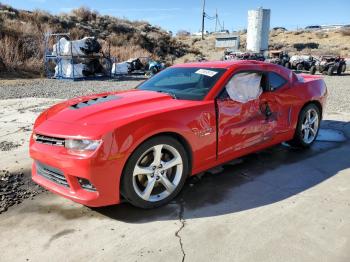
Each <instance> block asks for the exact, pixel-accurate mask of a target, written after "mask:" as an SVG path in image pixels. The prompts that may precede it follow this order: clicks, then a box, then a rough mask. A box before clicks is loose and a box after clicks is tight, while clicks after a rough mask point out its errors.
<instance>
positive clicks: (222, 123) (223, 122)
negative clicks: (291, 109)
mask: <svg viewBox="0 0 350 262" xmlns="http://www.w3.org/2000/svg"><path fill="white" fill-rule="evenodd" d="M240 74H246V75H247V76H248V77H250V76H249V74H254V76H253V78H255V80H257V79H258V77H260V79H259V83H258V85H259V86H258V87H260V85H261V83H260V82H261V79H262V76H263V73H262V72H259V71H240V72H238V73H236V74H234V75H233V76H232V77H231V79H230V80H229V81H228V82H227V83H226V85H225V87H224V88H223V90H222V91H221V93H220V95H219V97H218V98H217V101H216V107H217V121H218V158H222V157H225V156H227V155H230V154H232V153H234V152H237V151H239V150H242V149H244V148H247V147H251V146H253V145H255V144H259V143H262V142H263V141H264V134H265V128H266V127H265V121H266V116H265V115H264V114H263V113H262V112H261V110H260V99H259V96H260V95H261V92H262V88H260V93H259V94H258V93H257V97H255V98H254V96H251V97H249V98H248V99H246V100H247V101H244V94H238V95H237V94H233V96H232V95H230V94H229V93H228V91H227V90H230V89H229V88H232V90H234V88H235V85H232V86H229V83H230V82H231V80H233V79H234V78H235V77H240ZM248 82H249V81H248ZM248 82H247V83H248ZM232 83H234V81H233V82H232ZM254 85H256V82H254ZM246 86H249V84H247V85H246ZM253 91H254V90H253ZM235 96H236V97H235ZM240 96H242V98H243V99H240ZM237 97H238V98H237Z"/></svg>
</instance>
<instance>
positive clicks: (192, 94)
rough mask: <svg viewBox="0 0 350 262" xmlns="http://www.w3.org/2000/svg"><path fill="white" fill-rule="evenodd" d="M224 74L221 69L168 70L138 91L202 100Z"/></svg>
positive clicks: (180, 68) (147, 82) (145, 83)
mask: <svg viewBox="0 0 350 262" xmlns="http://www.w3.org/2000/svg"><path fill="white" fill-rule="evenodd" d="M224 72H225V69H222V68H207V69H204V68H197V67H191V68H185V67H174V68H168V69H165V70H164V71H162V72H160V73H158V74H157V75H155V76H154V77H152V78H150V79H149V80H147V81H146V82H144V83H142V84H141V85H140V86H139V87H138V89H141V90H150V91H156V92H164V93H169V94H170V95H172V96H173V97H174V98H177V99H184V100H203V98H204V97H205V96H206V95H207V94H208V92H209V91H210V90H211V88H212V87H213V86H214V85H215V83H216V82H217V80H218V79H219V78H220V77H221V76H222V74H223V73H224Z"/></svg>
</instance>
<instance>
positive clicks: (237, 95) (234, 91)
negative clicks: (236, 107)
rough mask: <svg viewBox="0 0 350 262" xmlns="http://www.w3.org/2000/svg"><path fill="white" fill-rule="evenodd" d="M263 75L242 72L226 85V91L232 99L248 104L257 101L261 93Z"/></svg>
mask: <svg viewBox="0 0 350 262" xmlns="http://www.w3.org/2000/svg"><path fill="white" fill-rule="evenodd" d="M261 77H262V74H261V73H257V72H241V73H237V74H235V75H234V76H233V77H232V78H231V79H230V81H229V82H228V83H227V84H226V86H225V90H226V93H227V94H228V96H229V97H230V99H232V100H233V101H237V102H240V103H246V102H248V101H251V100H255V99H257V98H258V97H259V96H260V95H261V93H262V88H261Z"/></svg>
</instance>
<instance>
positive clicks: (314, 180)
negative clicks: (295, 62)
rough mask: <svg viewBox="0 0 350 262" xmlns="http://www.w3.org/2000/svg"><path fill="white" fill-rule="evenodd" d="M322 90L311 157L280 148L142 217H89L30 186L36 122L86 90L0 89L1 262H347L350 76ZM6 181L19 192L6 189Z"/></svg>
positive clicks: (188, 188) (112, 213)
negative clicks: (323, 105) (325, 97)
mask: <svg viewBox="0 0 350 262" xmlns="http://www.w3.org/2000/svg"><path fill="white" fill-rule="evenodd" d="M31 81H33V80H31ZM35 81H36V80H35ZM326 82H327V85H328V87H329V93H330V94H329V103H328V106H327V109H326V115H325V119H324V121H323V123H322V129H321V132H320V136H319V137H318V141H317V142H316V143H315V145H314V146H313V147H312V149H310V150H307V151H300V150H295V149H291V148H289V147H287V146H285V145H278V146H276V147H273V148H270V149H267V150H264V151H262V152H259V153H256V154H252V155H249V156H247V157H244V158H243V159H240V160H239V161H233V162H232V163H228V164H226V165H224V166H221V167H218V168H215V169H214V170H211V171H210V172H207V173H205V174H204V175H203V176H201V177H196V178H192V179H189V180H188V181H187V183H186V185H185V188H184V190H183V192H182V193H181V194H180V196H178V197H177V198H176V199H175V200H174V201H173V202H172V203H171V204H169V205H167V206H165V207H162V208H158V209H154V210H140V209H136V208H133V207H131V206H130V205H128V204H126V203H124V204H121V205H118V206H112V207H105V208H96V209H90V208H87V207H84V206H81V205H79V204H76V203H73V202H71V201H69V200H66V199H64V198H61V197H58V196H56V195H53V194H51V193H49V192H47V191H45V192H42V190H41V189H40V188H39V187H36V186H35V185H34V184H32V183H31V182H30V179H29V177H30V167H31V160H30V159H29V157H28V139H29V136H30V133H31V129H32V124H33V121H34V119H35V118H36V117H37V115H38V114H39V113H40V112H41V111H42V110H44V109H45V108H47V107H49V106H50V105H52V104H55V103H57V102H58V101H61V98H64V96H66V97H67V98H68V97H71V96H72V95H75V94H76V92H81V90H82V89H80V87H79V85H76V84H71V83H69V82H67V83H66V84H61V83H59V85H60V88H61V89H60V90H59V92H57V93H58V94H59V97H57V98H53V97H55V96H51V95H47V94H51V93H50V92H52V91H51V89H50V90H49V88H47V89H45V87H44V89H43V88H41V84H40V83H39V84H38V83H37V82H36V84H35V85H32V89H33V90H42V92H41V93H39V95H38V96H37V97H31V96H29V95H32V93H30V91H28V90H26V91H25V92H26V93H23V92H22V91H21V90H23V86H22V87H19V86H18V85H16V84H15V85H12V86H11V85H5V84H3V83H1V81H0V91H1V95H3V96H5V97H6V96H7V95H8V94H10V95H8V97H7V98H4V99H2V100H0V108H1V111H0V123H1V125H0V156H1V157H0V165H1V168H0V169H1V170H2V171H1V172H0V186H1V190H0V197H1V198H0V199H1V201H2V202H4V199H5V198H6V199H8V198H14V199H16V201H14V203H12V204H13V205H12V206H11V207H9V208H8V211H6V212H3V213H2V214H0V236H1V238H0V239H1V240H0V250H1V251H2V252H1V253H2V254H1V259H0V260H1V261H41V260H47V259H48V258H49V259H50V261H62V260H63V261H81V260H88V261H96V260H97V261H215V260H216V261H282V260H283V261H316V260H317V261H349V260H350V253H349V250H350V239H349V236H350V201H349V199H350V198H349V196H350V158H349V154H350V146H349V145H350V144H349V140H348V139H349V138H350V105H349V103H348V101H349V100H348V97H349V93H350V76H343V77H331V78H328V77H327V78H326ZM45 84H47V82H45ZM64 85H67V87H66V88H67V92H64V91H62V88H65V86H64ZM95 85H101V86H103V85H104V83H99V82H95V83H85V86H91V88H90V87H89V88H87V90H86V92H92V91H94V90H96V89H103V87H95ZM135 85H136V83H135V82H132V83H130V85H125V84H123V83H118V86H123V88H132V87H134V86H135ZM24 86H27V87H29V88H30V85H29V84H28V83H26V84H25V85H24ZM36 88H37V89H36ZM108 88H109V89H108V90H110V89H113V85H112V84H111V86H110V87H108ZM115 88H117V87H115ZM118 88H119V87H118ZM5 89H6V90H5ZM8 89H11V90H8ZM43 90H44V91H43ZM21 92H22V93H21ZM27 92H29V93H27ZM12 94H17V95H20V94H22V95H20V96H19V97H22V98H11V97H12ZM23 94H26V95H23ZM6 179H7V180H9V179H10V180H11V179H12V180H13V181H14V182H15V183H17V184H16V186H15V188H5V187H4V186H3V185H6V183H4V181H5V180H6ZM9 191H10V192H13V191H15V192H18V194H17V193H16V194H17V195H13V194H7V193H8V192H9ZM17 200H18V201H17Z"/></svg>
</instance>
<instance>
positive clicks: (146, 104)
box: [30, 61, 327, 208]
mask: <svg viewBox="0 0 350 262" xmlns="http://www.w3.org/2000/svg"><path fill="white" fill-rule="evenodd" d="M326 96H327V89H326V85H325V83H324V81H323V80H322V79H321V78H319V77H316V76H307V75H296V74H295V73H293V72H292V71H290V70H289V69H287V68H284V67H281V66H278V65H273V64H268V63H264V62H258V61H228V62H204V63H190V64H182V65H176V66H173V67H170V68H168V69H166V70H164V71H162V72H160V73H159V74H157V75H155V76H154V77H152V78H151V79H149V80H147V81H145V82H144V83H142V84H141V85H139V86H138V87H137V88H136V89H134V90H130V91H123V92H111V93H104V94H99V95H90V96H86V97H80V98H76V99H72V100H69V101H67V102H63V103H60V104H58V105H55V106H53V107H52V108H50V109H48V110H47V111H45V112H43V113H42V114H41V115H40V116H39V117H38V119H37V120H36V122H35V124H34V131H33V134H32V137H31V141H30V155H31V157H32V158H33V159H34V163H33V170H32V176H33V180H34V181H35V182H36V183H38V184H39V185H42V186H43V187H45V188H47V189H49V190H50V191H52V192H54V193H57V194H59V195H62V196H64V197H66V198H69V199H71V200H73V201H76V202H79V203H81V204H84V205H87V206H105V205H113V204H118V203H120V201H121V199H122V198H124V199H126V200H127V201H129V202H130V203H131V204H133V205H135V206H137V207H141V208H152V207H157V206H160V205H163V204H165V203H167V202H169V201H170V200H171V199H172V198H174V197H175V196H176V195H177V194H178V193H179V192H180V190H181V188H182V187H183V185H184V183H185V180H186V178H187V177H188V176H192V175H196V174H198V173H200V172H202V171H204V170H206V169H209V168H212V167H214V166H217V165H220V164H223V163H225V162H227V161H230V160H232V159H234V158H238V157H241V156H243V155H246V154H249V153H252V152H255V151H258V150H261V149H263V148H266V147H270V146H272V145H275V144H278V143H281V142H285V141H286V142H288V143H290V144H293V145H294V146H300V147H309V146H310V145H311V144H312V143H313V142H314V141H315V138H316V136H317V134H318V130H319V126H320V120H321V118H322V112H323V107H324V104H325V101H326Z"/></svg>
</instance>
